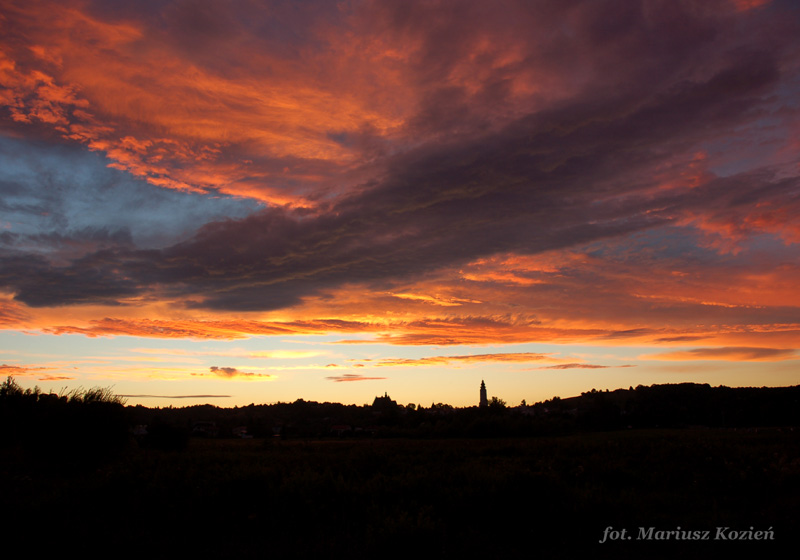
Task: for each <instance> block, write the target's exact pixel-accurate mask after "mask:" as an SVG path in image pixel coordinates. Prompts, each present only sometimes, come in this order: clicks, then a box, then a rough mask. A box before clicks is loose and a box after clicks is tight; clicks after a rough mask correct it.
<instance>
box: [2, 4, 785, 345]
mask: <svg viewBox="0 0 800 560" xmlns="http://www.w3.org/2000/svg"><path fill="white" fill-rule="evenodd" d="M673 4H674V5H673ZM204 6H205V7H204V8H203V10H205V11H202V12H198V13H197V14H196V15H195V16H196V17H194V18H193V19H192V20H191V22H189V23H187V24H186V27H185V28H184V29H183V31H182V33H183V35H181V37H179V38H178V39H176V40H181V41H185V42H186V43H187V45H191V44H193V41H194V38H196V37H197V36H199V35H202V34H203V33H204V32H206V31H207V30H206V31H204V29H206V27H207V26H208V25H211V22H212V21H213V20H214V18H213V9H212V7H211V5H210V4H209V5H204ZM544 6H545V7H543V8H541V9H540V11H541V13H544V14H545V15H546V16H548V17H553V18H557V17H567V15H568V14H567V12H565V11H564V10H565V9H564V8H560V7H557V6H556V5H555V4H550V3H547V4H545V5H544ZM582 6H583V8H585V10H584V11H581V12H579V14H578V12H576V15H575V17H576V19H575V21H573V22H572V24H573V26H574V29H575V39H574V43H573V44H570V43H569V42H565V41H566V38H564V37H560V38H559V37H557V38H555V39H553V40H552V41H550V42H548V43H546V44H545V45H544V50H543V51H537V52H539V53H540V54H538V55H537V56H538V57H541V56H544V57H547V56H548V55H552V56H553V57H554V59H553V60H544V61H543V60H541V59H538V58H537V60H536V61H532V60H528V59H526V58H525V57H523V59H521V61H520V62H519V63H518V64H519V66H520V67H519V68H516V70H518V71H519V70H522V69H524V67H525V65H526V64H528V65H531V66H532V67H533V68H534V69H536V70H537V71H539V70H541V69H542V68H552V67H554V66H557V65H558V64H561V63H566V62H569V61H572V60H578V59H579V54H582V53H586V55H587V56H588V57H589V59H590V64H579V65H578V66H577V67H576V69H575V70H574V71H572V70H569V68H568V67H567V68H566V69H560V70H559V71H558V74H559V76H560V78H559V79H560V80H561V81H560V82H559V84H558V87H561V88H571V89H569V91H570V94H569V95H565V96H563V97H562V98H561V99H560V100H559V101H558V102H557V103H556V102H553V103H549V104H548V103H544V104H543V107H544V108H542V109H541V110H535V111H534V110H533V109H531V108H528V109H526V111H522V112H519V114H517V115H515V116H513V118H508V117H507V118H506V119H505V121H504V122H505V123H506V124H503V125H498V124H497V122H498V121H496V119H495V118H494V116H493V115H495V113H494V111H495V109H496V107H490V108H487V107H488V104H489V103H490V102H492V103H498V102H502V101H503V100H505V99H506V98H507V97H508V96H509V95H510V94H509V90H508V89H507V88H505V86H504V82H503V76H502V75H500V74H497V75H492V76H489V77H486V78H485V79H484V81H483V82H482V83H481V84H480V87H479V88H478V90H479V92H478V93H474V92H472V93H470V91H468V90H469V88H468V87H467V86H460V85H455V84H449V85H441V86H439V85H437V84H436V83H435V82H436V76H441V75H448V73H452V72H453V71H454V69H455V68H456V66H457V64H458V63H459V56H460V54H465V53H466V52H467V51H468V50H469V49H468V46H469V42H468V40H467V39H465V38H459V37H458V34H457V33H456V31H457V30H459V29H470V27H469V26H468V25H467V21H469V20H470V18H475V17H477V16H478V15H480V14H483V13H485V10H483V9H481V8H480V7H479V4H467V5H465V7H464V9H463V10H461V9H460V8H458V9H456V8H453V9H452V10H451V9H447V10H446V13H445V12H437V13H436V14H434V15H435V16H437V17H433V18H428V19H426V18H420V17H418V14H416V11H417V10H423V11H426V10H428V9H429V8H427V7H420V6H418V5H416V4H415V5H413V6H409V7H407V6H405V3H400V4H397V3H394V4H392V5H391V6H387V7H386V8H385V9H383V10H377V12H376V13H378V16H380V17H378V16H375V17H378V20H379V21H382V22H383V25H385V26H386V27H387V28H389V29H391V31H392V33H395V34H399V35H404V34H405V35H410V36H413V37H416V38H418V39H419V44H420V45H421V46H420V47H419V49H418V50H417V51H416V52H415V53H414V54H413V56H412V61H411V63H410V64H411V65H412V67H413V68H414V69H415V70H416V72H417V73H418V75H417V80H418V82H419V85H420V87H421V91H422V103H421V105H420V108H419V111H418V114H417V116H416V118H412V119H410V120H409V121H408V124H407V125H406V128H407V132H409V133H411V132H414V133H418V134H419V135H420V138H421V139H422V141H421V142H420V143H419V144H418V145H417V147H415V148H413V149H408V150H406V151H402V150H401V151H399V152H398V153H396V154H395V155H392V156H390V157H389V156H387V157H386V158H384V159H383V160H381V161H380V168H381V169H382V172H381V173H380V175H378V178H376V179H374V180H372V181H371V182H368V183H365V184H363V185H361V186H360V188H358V189H353V190H352V191H351V192H350V193H349V194H346V195H343V196H341V197H340V198H338V199H332V200H330V201H328V202H321V201H318V202H319V204H320V206H319V207H318V208H317V209H315V210H313V211H311V212H309V211H299V210H290V209H286V208H278V207H273V208H269V209H265V210H263V211H260V212H257V213H254V214H251V215H250V216H248V217H246V218H243V219H230V220H227V221H219V222H213V223H209V224H206V225H205V226H203V227H201V228H200V229H199V230H198V231H197V233H196V235H194V236H193V237H192V238H190V239H189V240H187V241H184V242H181V243H176V244H173V245H172V246H170V247H167V248H163V249H161V248H159V249H153V250H147V251H145V250H140V249H135V248H133V247H130V246H129V244H128V243H127V242H126V243H117V244H116V245H115V246H114V247H112V248H103V249H102V250H97V251H90V252H88V253H87V254H85V255H82V256H80V257H78V258H74V259H71V260H70V261H69V262H67V263H60V262H56V261H54V260H50V259H47V258H46V257H45V256H35V255H32V256H31V255H24V254H22V253H19V252H18V253H12V254H8V255H5V256H2V257H0V266H2V272H0V283H2V285H4V286H6V287H8V288H10V289H12V290H13V291H14V292H15V297H16V299H18V300H19V301H22V302H24V303H26V304H28V305H31V306H45V305H59V304H73V303H86V302H106V303H108V302H114V301H119V300H122V299H124V298H126V297H130V296H133V295H139V294H142V293H146V292H147V291H149V290H150V289H152V287H154V286H158V287H159V290H161V292H162V293H164V294H165V295H168V296H171V297H183V298H186V299H187V300H188V302H189V303H187V305H190V306H196V307H206V308H213V309H227V310H268V309H278V308H283V307H289V306H292V305H295V304H297V303H298V302H300V301H301V300H302V298H303V297H304V296H307V295H311V294H318V293H320V292H324V291H325V290H326V289H327V288H331V287H336V286H339V285H341V284H344V283H358V282H363V283H376V284H380V283H382V282H386V281H388V280H389V279H392V278H398V277H410V276H412V275H418V274H422V273H425V272H428V271H433V270H435V269H437V268H441V267H444V266H457V265H462V264H464V263H465V262H468V261H470V260H473V259H476V258H480V257H484V256H487V255H491V254H494V253H497V252H509V251H513V252H517V253H527V254H530V253H537V252H541V251H546V250H551V249H558V248H564V247H570V246H575V245H579V244H585V243H589V242H592V241H597V240H602V239H607V238H610V237H617V236H622V235H625V234H630V233H632V232H637V231H642V230H645V229H648V228H653V227H655V226H661V225H666V224H671V223H674V222H675V221H677V220H680V219H687V220H689V219H691V218H692V216H694V215H695V214H697V215H700V214H702V215H703V216H704V218H703V219H705V220H706V222H709V220H710V222H711V224H712V225H711V226H708V227H713V224H715V223H718V222H735V221H737V220H738V218H739V217H740V216H746V215H748V212H750V210H751V209H752V208H753V205H754V204H758V203H767V204H773V205H775V206H776V207H777V206H779V205H780V204H781V202H782V201H786V200H789V201H790V202H791V204H793V205H794V204H796V203H797V188H798V183H797V178H796V177H781V178H777V176H775V175H774V174H771V173H769V172H767V171H759V172H749V173H743V174H740V175H736V176H732V177H727V178H718V179H717V180H712V181H708V182H706V183H704V184H702V185H700V186H698V187H697V188H696V189H693V190H666V191H663V192H662V191H659V190H657V188H656V187H658V183H657V180H656V179H655V178H654V175H655V171H656V170H658V169H661V168H663V167H664V166H665V165H668V164H670V163H672V161H673V160H672V158H679V159H680V158H685V157H686V156H687V154H688V153H690V152H691V151H692V150H696V149H698V147H699V146H701V145H703V143H705V142H712V141H714V140H715V139H716V138H717V137H719V136H720V135H724V134H726V133H728V132H730V131H732V130H734V129H735V128H736V127H737V126H748V125H749V124H750V123H752V122H753V121H754V120H755V119H756V118H758V116H759V115H760V114H763V113H764V112H767V111H769V110H770V109H771V106H770V103H773V101H774V99H771V98H770V97H769V95H770V94H772V93H773V92H774V91H775V89H776V88H777V87H778V86H779V85H780V84H781V76H782V74H781V72H782V70H781V63H782V56H783V54H784V49H788V48H796V43H797V39H791V38H788V37H786V36H782V35H781V36H779V37H778V36H776V37H774V38H770V37H768V36H765V34H763V33H761V34H757V35H752V34H747V33H745V31H744V30H741V29H740V30H738V32H737V33H733V34H731V36H727V35H725V33H726V32H727V31H728V30H727V29H726V25H728V24H729V23H730V22H731V20H729V19H727V18H726V17H721V18H719V19H715V18H714V17H713V13H711V11H710V9H708V8H707V9H697V10H695V9H690V8H691V7H690V6H688V5H684V4H681V3H658V2H657V3H652V4H648V6H650V7H651V8H650V9H651V11H650V12H649V13H648V12H647V10H645V9H643V8H641V7H639V6H638V5H637V7H635V8H633V7H630V4H629V3H621V4H620V3H615V2H603V3H598V4H597V5H595V4H592V3H588V4H583V5H582ZM620 6H623V7H624V9H622V11H621V12H620V11H619V10H616V8H619V7H620ZM451 12H452V13H451ZM523 12H524V10H523ZM601 13H602V14H608V13H615V14H616V13H619V14H620V17H619V18H616V17H615V18H611V19H610V18H608V17H602V18H600V17H598V16H599V15H600V14H601ZM415 14H416V15H415ZM540 15H541V14H540ZM445 16H446V17H445ZM410 22H423V23H422V24H421V26H420V28H415V27H414V26H412V25H411V23H410ZM426 22H431V23H426ZM221 25H222V26H223V27H224V26H226V25H227V24H226V23H225V22H223V23H222V24H221ZM487 25H500V22H499V20H496V19H490V20H489V23H488V24H487ZM740 25H744V23H741V22H740ZM781 25H783V26H785V25H786V24H785V23H784V24H781ZM779 27H780V26H779ZM520 33H521V32H520ZM212 35H213V37H216V38H218V39H219V40H220V41H222V42H225V41H229V40H231V39H230V36H229V35H227V34H226V33H225V31H224V30H221V29H215V30H214V33H212ZM776 35H778V34H777V33H776ZM523 36H524V35H520V37H523ZM530 40H532V39H530ZM782 41H783V42H782ZM279 42H280V43H281V44H282V45H292V44H294V43H293V42H292V41H291V40H288V39H287V40H284V39H281V40H280V41H279ZM303 42H304V40H303V39H302V38H300V39H298V41H297V44H303ZM559 45H560V46H564V47H565V53H561V54H560V51H559V49H558V48H557V47H558V46H559ZM445 46H446V47H447V48H444V47H445ZM590 46H591V49H590V48H589V47H590ZM528 47H530V50H531V52H533V48H532V45H527V46H525V48H523V51H524V50H525V49H526V48H528ZM541 53H544V54H541ZM631 53H635V54H631ZM567 82H569V84H567ZM584 82H586V83H585V84H584ZM565 84H567V85H565ZM570 84H571V85H570ZM543 95H544V94H543ZM345 140H346V138H345V137H342V141H345ZM376 165H377V164H376ZM709 209H710V210H709ZM704 223H705V222H704ZM752 227H753V228H756V227H757V226H756V225H753V226H752ZM639 334H641V332H639V331H633V330H632V331H620V332H619V333H616V334H615V335H614V336H615V337H626V336H638V335H639Z"/></svg>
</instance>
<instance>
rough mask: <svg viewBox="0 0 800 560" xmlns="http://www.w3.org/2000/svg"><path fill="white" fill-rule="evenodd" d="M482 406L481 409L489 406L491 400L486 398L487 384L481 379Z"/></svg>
mask: <svg viewBox="0 0 800 560" xmlns="http://www.w3.org/2000/svg"><path fill="white" fill-rule="evenodd" d="M480 406H481V407H484V406H489V400H488V399H487V398H486V383H484V382H483V379H481V402H480Z"/></svg>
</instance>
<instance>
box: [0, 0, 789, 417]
mask: <svg viewBox="0 0 800 560" xmlns="http://www.w3.org/2000/svg"><path fill="white" fill-rule="evenodd" d="M0 103H1V104H2V108H0V376H2V377H3V378H5V377H8V376H12V377H13V378H14V379H15V381H16V382H17V383H19V384H20V385H21V386H23V387H26V388H31V387H33V386H39V387H40V388H42V389H43V390H45V391H54V392H60V391H64V390H71V389H74V388H78V387H83V388H90V387H95V386H100V387H111V388H112V389H113V390H114V391H115V392H116V393H118V394H121V395H125V397H126V399H127V402H128V404H143V405H146V406H170V405H171V406H187V405H193V404H200V403H211V404H214V405H217V406H226V407H227V406H242V405H247V404H250V403H256V404H259V403H273V402H278V401H281V402H291V401H294V400H296V399H305V400H316V401H320V402H323V401H331V402H341V403H346V404H358V405H361V404H367V403H371V402H372V399H373V398H374V397H375V396H377V395H383V394H385V393H388V394H389V396H391V397H392V398H393V399H395V400H397V401H398V402H399V403H400V404H407V403H414V404H421V405H423V406H429V405H430V404H431V403H437V402H444V403H449V404H452V405H454V406H471V405H475V404H477V401H478V394H479V392H478V391H479V386H480V382H481V380H485V381H486V386H487V389H488V393H489V395H490V396H497V397H498V398H501V399H503V400H505V401H506V402H507V403H508V404H510V405H517V404H519V403H520V402H521V401H522V400H523V399H524V400H526V401H527V402H528V403H532V402H537V401H541V400H544V399H549V398H551V397H553V396H560V397H569V396H574V395H578V394H580V393H581V392H584V391H589V390H591V389H593V388H596V389H598V390H604V389H610V390H614V389H616V388H620V387H621V388H628V387H629V386H634V387H635V386H637V385H640V384H641V385H651V384H656V383H682V382H695V383H709V384H711V385H714V386H717V385H727V386H732V387H739V386H757V387H761V386H788V385H796V384H798V383H800V367H798V366H800V351H799V350H798V349H800V290H798V285H800V258H799V257H800V5H798V3H797V2H795V1H793V0H772V1H770V0H703V1H699V0H698V1H681V0H643V1H635V0H585V1H584V0H541V1H537V2H528V1H519V2H515V1H500V2H484V1H482V0H478V1H467V0H463V1H433V0H427V1H416V0H380V1H377V0H376V1H360V0H352V1H349V0H342V1H335V2H334V1H321V0H299V1H270V2H254V1H252V0H241V1H238V0H233V1H230V2H216V1H213V0H205V1H203V0H143V1H140V2H129V1H125V2H123V1H113V0H97V1H84V0H58V1H57V2H56V1H47V0H19V1H17V0H1V1H0Z"/></svg>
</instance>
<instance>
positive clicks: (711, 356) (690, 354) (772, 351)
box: [646, 347, 800, 362]
mask: <svg viewBox="0 0 800 560" xmlns="http://www.w3.org/2000/svg"><path fill="white" fill-rule="evenodd" d="M646 357H647V358H649V359H654V360H727V361H757V362H761V361H763V362H773V361H781V360H796V359H798V357H800V355H799V354H798V353H797V350H795V349H793V348H750V347H723V348H695V349H692V350H683V351H676V352H665V353H663V354H652V355H649V356H646Z"/></svg>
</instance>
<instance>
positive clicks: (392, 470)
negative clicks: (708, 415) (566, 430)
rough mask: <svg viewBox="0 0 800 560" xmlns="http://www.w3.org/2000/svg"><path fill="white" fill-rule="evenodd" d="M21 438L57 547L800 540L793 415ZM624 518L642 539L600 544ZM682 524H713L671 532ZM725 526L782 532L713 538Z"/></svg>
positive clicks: (643, 545)
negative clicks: (85, 452) (643, 424)
mask: <svg viewBox="0 0 800 560" xmlns="http://www.w3.org/2000/svg"><path fill="white" fill-rule="evenodd" d="M5 453H6V456H5V457H4V461H3V467H2V472H0V474H2V476H3V480H4V481H5V487H6V488H5V490H4V491H3V496H2V505H3V512H4V513H3V515H4V517H7V519H4V520H3V527H4V529H5V531H6V532H7V535H9V536H11V539H10V540H9V539H6V542H7V543H8V542H12V541H13V540H14V539H15V538H17V539H20V540H24V541H25V542H28V543H35V545H36V547H37V548H38V549H39V550H41V551H44V550H48V549H49V548H50V547H52V550H53V551H59V550H60V551H61V552H63V551H65V550H71V549H74V548H76V547H80V548H85V549H86V551H87V553H91V552H94V551H96V552H99V553H105V554H112V553H116V552H118V551H120V550H125V551H128V552H131V553H136V554H147V555H148V556H151V557H153V556H155V557H169V556H172V555H179V556H181V557H186V556H187V555H189V556H197V557H201V558H271V557H275V558H286V557H305V558H308V557H318V556H322V557H327V556H329V555H330V554H331V553H332V552H334V551H335V552H338V553H340V554H351V555H354V556H358V557H365V556H367V555H369V556H370V557H375V556H378V557H390V558H401V557H415V556H419V557H423V558H427V557H440V558H456V557H462V556H469V557H472V556H475V555H478V556H481V557H484V558H500V557H506V556H509V555H514V556H519V555H524V556H525V557H538V558H575V557H576V554H579V553H580V554H583V553H586V554H591V555H592V556H593V557H600V558H620V557H621V558H636V557H641V556H643V555H647V556H649V557H663V558H670V557H675V556H676V555H680V556H681V557H683V558H692V557H698V558H699V557H708V556H709V555H711V556H712V557H719V556H721V555H725V554H729V553H731V552H732V551H735V550H736V551H741V550H743V549H744V550H748V551H751V552H752V554H771V553H772V552H774V551H775V547H776V546H777V545H780V544H783V545H786V544H787V543H789V544H790V545H791V546H793V547H794V546H796V545H797V544H799V543H800V538H798V537H797V534H798V533H799V532H800V433H798V432H797V431H790V430H760V431H758V432H756V431H733V430H669V431H667V430H663V431H656V430H649V431H622V432H605V433H591V434H580V435H572V436H563V437H548V438H528V439H445V440H407V439H369V440H357V441H353V440H343V441H336V440H333V441H291V440H289V441H280V440H276V441H273V440H259V439H250V440H232V439H229V440H223V439H192V440H191V441H190V444H189V446H188V447H187V448H186V449H185V450H182V451H161V450H155V449H140V448H138V447H137V446H136V445H135V444H133V443H132V444H131V445H130V446H129V447H128V448H126V449H125V450H124V451H122V453H121V454H120V455H119V456H117V457H114V458H112V459H108V460H106V461H104V462H102V463H99V464H96V465H92V466H90V467H89V466H86V465H82V466H80V467H75V466H74V465H71V466H70V465H68V466H66V467H65V466H63V465H60V463H59V460H58V457H50V458H48V459H47V460H46V461H43V460H42V456H41V455H39V456H37V457H35V458H32V457H29V456H24V455H20V454H18V453H17V454H15V453H14V452H13V451H11V450H6V452H5ZM609 526H610V527H613V528H614V530H619V529H623V528H624V529H626V530H627V534H628V535H629V536H632V539H631V540H627V539H622V540H617V541H613V542H611V541H607V542H605V543H602V544H601V543H600V542H599V541H600V540H602V539H603V538H604V532H605V530H606V528H607V527H609ZM640 527H642V528H644V529H641V530H647V529H648V528H649V527H654V528H655V529H654V531H653V532H651V533H650V537H651V538H650V539H649V540H637V537H638V536H639V534H640V533H639V531H640V529H639V528H640ZM678 527H680V528H681V529H683V530H684V531H685V530H690V531H698V533H695V536H701V535H702V533H700V531H709V532H710V533H709V540H708V541H675V540H674V539H670V540H656V538H655V537H657V536H662V537H663V536H664V535H665V534H664V533H663V531H667V530H669V531H674V530H676V529H677V528H678ZM720 527H722V528H724V527H729V528H730V529H729V530H723V535H724V536H730V535H731V532H730V531H733V530H735V531H740V530H749V529H750V528H751V527H753V530H754V531H766V530H771V533H768V534H767V535H771V536H773V537H774V539H771V540H760V541H736V542H730V541H728V540H720V539H717V540H715V539H714V537H715V536H717V531H718V528H720ZM753 534H754V535H755V534H756V533H755V532H754V533H753ZM744 536H747V535H746V534H745V535H744ZM89 555H90V556H91V554H89ZM100 555H102V554H100Z"/></svg>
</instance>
